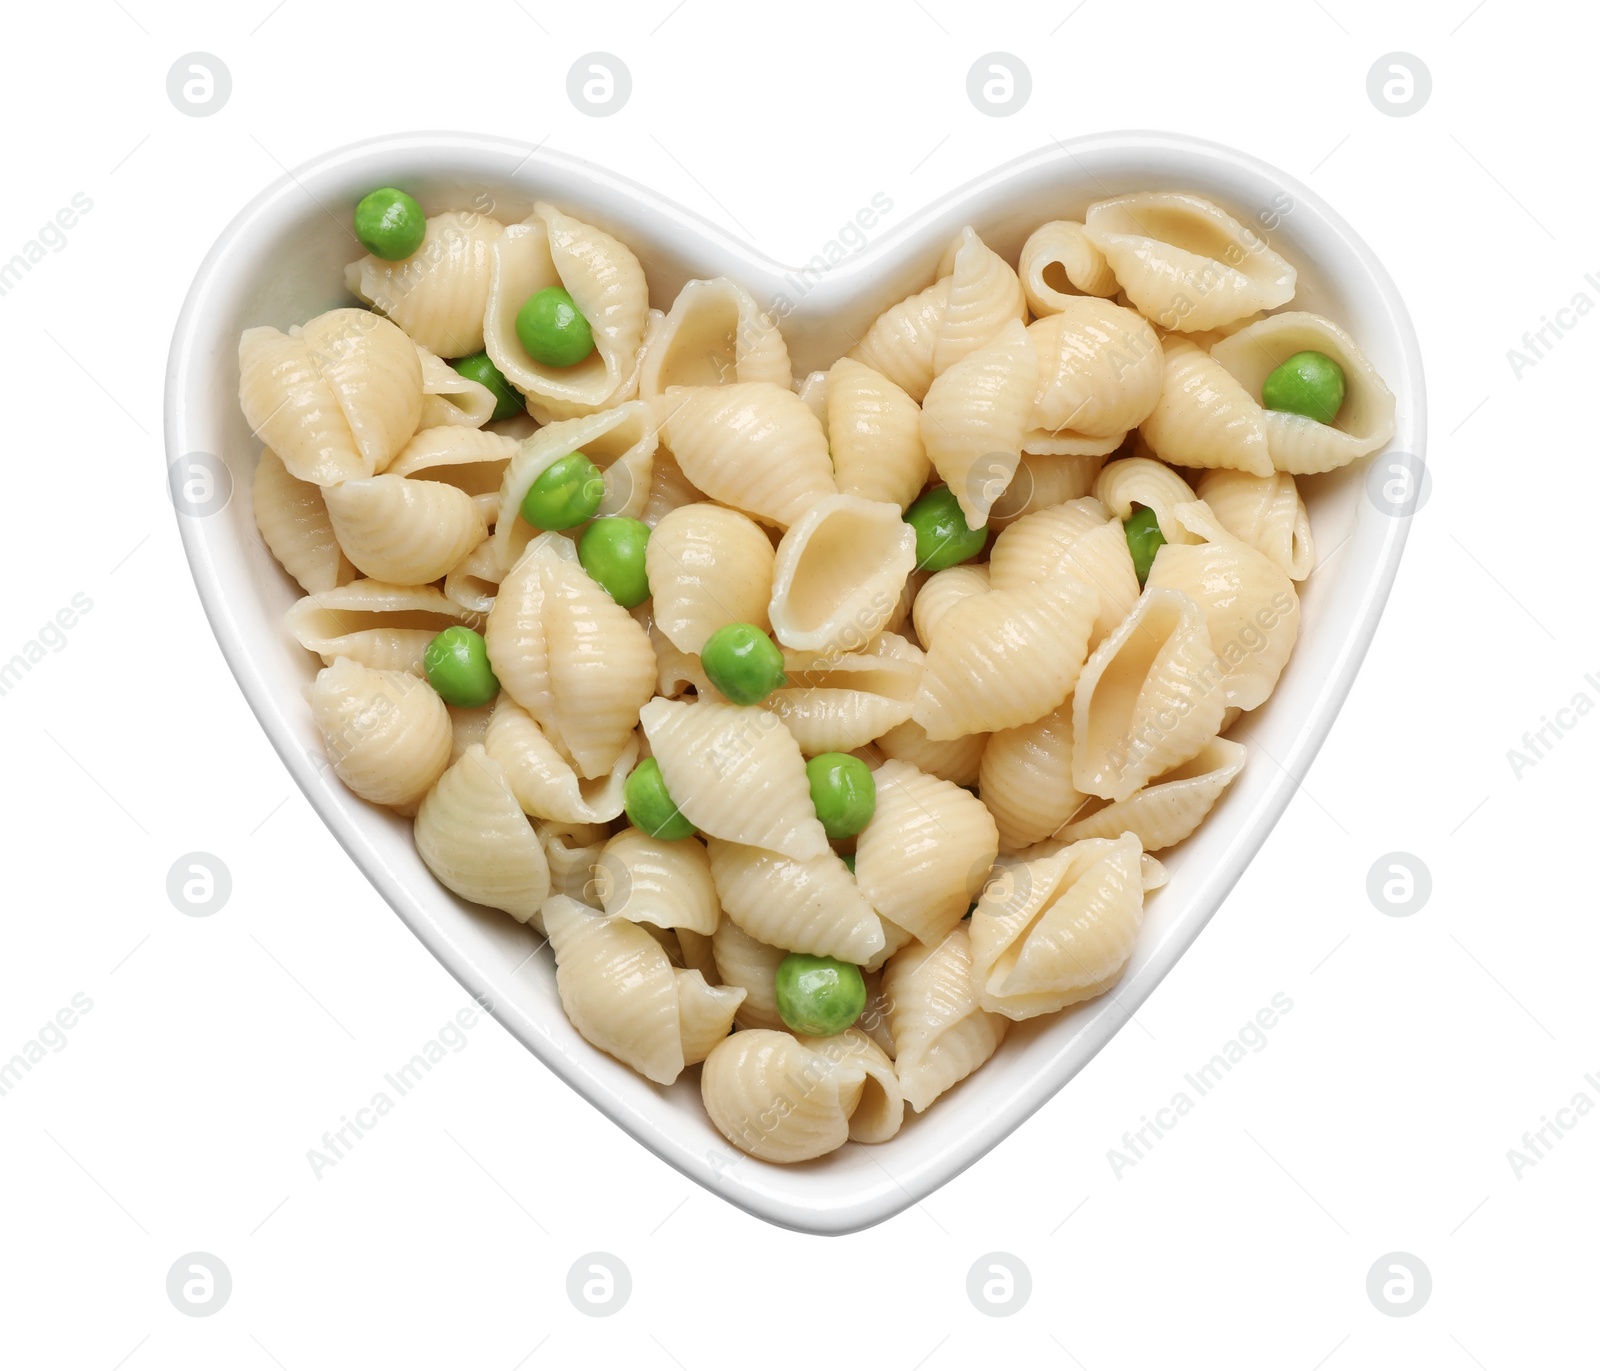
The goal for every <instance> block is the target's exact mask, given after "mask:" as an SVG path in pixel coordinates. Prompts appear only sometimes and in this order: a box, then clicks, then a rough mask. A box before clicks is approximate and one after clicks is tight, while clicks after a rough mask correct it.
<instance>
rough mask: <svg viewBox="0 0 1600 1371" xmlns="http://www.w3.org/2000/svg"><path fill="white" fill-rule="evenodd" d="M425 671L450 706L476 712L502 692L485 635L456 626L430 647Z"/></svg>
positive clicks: (424, 666)
mask: <svg viewBox="0 0 1600 1371" xmlns="http://www.w3.org/2000/svg"><path fill="white" fill-rule="evenodd" d="M422 672H423V675H425V676H426V677H427V678H428V684H429V685H431V686H432V687H433V688H434V689H435V690H436V691H438V692H439V698H440V699H441V700H443V701H444V702H445V703H446V704H447V705H457V706H459V707H460V708H462V709H477V708H478V706H479V705H486V704H488V703H489V701H490V700H492V699H494V697H495V696H496V695H498V694H499V693H500V682H499V680H498V679H497V678H496V676H495V674H494V669H493V668H492V667H491V666H490V665H489V649H488V647H487V646H485V644H484V641H483V636H482V635H481V634H478V633H474V632H473V631H472V630H471V629H470V628H467V627H465V626H464V625H461V624H457V625H456V626H455V627H454V628H447V629H445V631H444V632H443V633H441V634H439V636H438V637H437V638H435V639H434V640H433V641H432V642H431V643H429V644H428V646H427V649H426V650H425V651H424V652H423V654H422Z"/></svg>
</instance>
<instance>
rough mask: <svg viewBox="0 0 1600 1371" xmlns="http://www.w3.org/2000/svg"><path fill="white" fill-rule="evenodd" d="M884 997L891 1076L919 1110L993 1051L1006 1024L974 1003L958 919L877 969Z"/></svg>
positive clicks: (966, 943) (967, 948)
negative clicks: (936, 939)
mask: <svg viewBox="0 0 1600 1371" xmlns="http://www.w3.org/2000/svg"><path fill="white" fill-rule="evenodd" d="M883 997H884V999H885V1001H886V1002H887V1003H888V1005H889V1031H890V1034H891V1035H892V1037H893V1039H894V1048H895V1055H894V1061H895V1075H896V1076H897V1077H898V1078H899V1081H900V1088H901V1090H902V1091H903V1092H904V1094H905V1100H906V1103H907V1104H909V1105H910V1106H911V1107H912V1108H913V1109H914V1110H916V1111H917V1112H918V1113H919V1114H920V1113H921V1112H922V1111H923V1110H925V1109H926V1108H927V1107H928V1106H929V1105H930V1104H932V1103H933V1102H934V1101H935V1100H936V1099H938V1098H939V1096H940V1095H942V1094H944V1093H945V1091H947V1090H949V1089H950V1087H951V1086H953V1085H955V1084H956V1083H957V1082H959V1081H962V1080H964V1079H966V1077H968V1076H970V1075H971V1074H972V1073H973V1072H974V1071H976V1070H977V1069H978V1068H979V1067H980V1066H982V1065H983V1064H984V1063H985V1062H986V1061H988V1060H989V1058H990V1057H992V1056H994V1053H995V1049H996V1048H997V1047H999V1046H1000V1044H1001V1042H1002V1041H1004V1039H1005V1036H1006V1030H1007V1029H1008V1028H1010V1027H1011V1021H1010V1020H1009V1019H1007V1018H1006V1017H1005V1016H1004V1015H1001V1014H992V1013H990V1012H989V1011H988V1010H986V1009H984V1008H983V1007H982V1006H981V1005H980V1004H979V1003H978V996H977V991H976V988H975V987H974V985H973V975H972V943H971V940H970V938H969V936H968V933H967V928H966V925H964V924H959V923H958V924H957V925H956V926H955V927H954V928H953V929H951V930H950V932H949V933H948V934H946V935H945V938H944V940H943V941H942V942H940V943H939V944H938V945H937V946H934V947H928V946H925V945H924V944H922V943H912V944H911V945H910V946H908V947H906V948H905V949H904V950H902V951H900V952H897V953H895V955H894V956H893V957H891V958H890V959H889V963H888V965H887V966H886V967H885V968H884V973H883Z"/></svg>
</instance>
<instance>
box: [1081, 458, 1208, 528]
mask: <svg viewBox="0 0 1600 1371" xmlns="http://www.w3.org/2000/svg"><path fill="white" fill-rule="evenodd" d="M1094 496H1095V499H1097V500H1098V501H1100V503H1101V504H1102V505H1104V506H1105V507H1106V509H1108V510H1109V511H1110V512H1111V514H1112V516H1113V517H1114V518H1116V519H1119V520H1120V519H1131V518H1132V517H1133V512H1134V509H1135V508H1136V507H1138V506H1141V505H1142V506H1143V507H1144V508H1145V509H1148V510H1151V511H1153V512H1154V514H1155V516H1156V524H1157V526H1158V527H1159V528H1160V529H1161V536H1162V537H1163V538H1165V539H1166V540H1167V541H1168V542H1169V543H1198V542H1199V541H1200V535H1199V534H1197V533H1194V532H1192V531H1191V530H1189V529H1188V528H1186V527H1185V526H1184V525H1183V524H1182V523H1181V522H1180V521H1179V519H1178V516H1177V509H1178V506H1180V505H1185V504H1188V503H1190V502H1191V501H1192V500H1193V499H1194V498H1195V495H1194V491H1192V490H1190V489H1189V483H1188V482H1187V481H1185V480H1184V479H1183V477H1181V476H1180V475H1178V473H1177V472H1175V471H1174V470H1173V469H1172V468H1171V467H1169V466H1164V465H1163V464H1162V463H1160V462H1157V461H1153V460H1152V459H1151V458H1149V457H1123V458H1121V459H1120V460H1118V461H1115V462H1112V463H1110V464H1109V465H1107V466H1106V468H1105V469H1104V470H1103V471H1102V472H1101V473H1100V476H1099V478H1098V479H1097V480H1096V481H1095V483H1094Z"/></svg>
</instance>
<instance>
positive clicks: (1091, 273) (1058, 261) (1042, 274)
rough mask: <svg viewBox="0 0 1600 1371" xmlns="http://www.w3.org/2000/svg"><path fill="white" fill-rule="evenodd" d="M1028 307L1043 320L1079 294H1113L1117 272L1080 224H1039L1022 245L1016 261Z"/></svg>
mask: <svg viewBox="0 0 1600 1371" xmlns="http://www.w3.org/2000/svg"><path fill="white" fill-rule="evenodd" d="M1017 275H1018V277H1019V278H1020V279H1021V281H1022V290H1023V293H1024V294H1025V295H1026V296H1027V297H1028V307H1029V308H1030V309H1031V310H1032V311H1033V312H1034V314H1035V315H1037V316H1039V317H1040V318H1043V317H1044V316H1045V315H1047V314H1056V313H1059V312H1060V311H1061V310H1063V309H1065V308H1066V307H1067V305H1068V304H1069V303H1070V302H1071V301H1072V300H1074V299H1076V298H1077V297H1078V296H1080V295H1101V296H1106V295H1115V294H1116V293H1117V277H1116V273H1115V272H1113V271H1112V270H1111V264H1110V263H1109V262H1107V261H1106V259H1105V257H1104V256H1103V255H1102V253H1101V252H1100V249H1099V248H1097V247H1096V246H1095V245H1094V244H1093V243H1091V242H1090V241H1089V235H1088V234H1087V233H1086V232H1085V231H1084V227H1083V225H1082V224H1080V223H1076V222H1075V221H1073V220H1071V219H1056V220H1053V221H1052V222H1051V223H1048V224H1041V225H1040V226H1039V227H1038V228H1036V229H1035V230H1034V231H1033V232H1032V233H1031V234H1030V235H1029V236H1028V241H1027V242H1026V243H1024V244H1023V245H1022V253H1021V255H1020V256H1019V257H1018V259H1017Z"/></svg>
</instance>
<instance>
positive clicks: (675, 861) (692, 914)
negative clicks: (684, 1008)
mask: <svg viewBox="0 0 1600 1371" xmlns="http://www.w3.org/2000/svg"><path fill="white" fill-rule="evenodd" d="M712 865H713V863H712V861H711V859H710V858H708V857H707V855H706V850H705V848H704V847H702V846H701V845H700V844H699V843H698V842H697V841H696V840H695V839H693V838H687V839H684V840H682V841H678V842H669V841H667V840H665V839H662V838H652V837H651V836H650V835H649V834H648V833H643V832H641V831H640V830H639V829H637V828H625V829H623V830H622V832H621V833H618V834H617V835H616V836H615V837H614V838H612V839H611V841H610V842H608V843H607V844H606V846H605V851H604V852H603V853H602V854H601V857H600V862H599V870H598V871H597V873H596V876H597V880H598V884H599V887H600V891H599V893H600V902H601V905H602V906H603V907H604V909H605V911H606V913H607V914H620V915H621V916H622V917H623V918H625V919H628V920H630V921H631V922H633V923H636V924H637V923H647V924H654V925H655V926H656V927H657V928H687V929H692V930H693V931H694V932H696V933H699V934H701V935H702V936H704V937H707V938H709V937H710V936H711V935H712V934H713V933H715V932H716V931H717V920H718V919H720V918H721V917H722V906H721V905H720V904H719V903H718V902H717V886H716V885H715V883H714V882H713V880H712V875H711V871H712ZM723 1031H724V1032H726V1031H727V1030H726V1028H724V1030H723Z"/></svg>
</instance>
